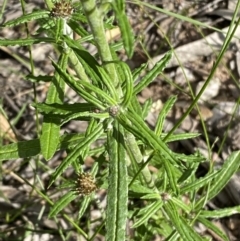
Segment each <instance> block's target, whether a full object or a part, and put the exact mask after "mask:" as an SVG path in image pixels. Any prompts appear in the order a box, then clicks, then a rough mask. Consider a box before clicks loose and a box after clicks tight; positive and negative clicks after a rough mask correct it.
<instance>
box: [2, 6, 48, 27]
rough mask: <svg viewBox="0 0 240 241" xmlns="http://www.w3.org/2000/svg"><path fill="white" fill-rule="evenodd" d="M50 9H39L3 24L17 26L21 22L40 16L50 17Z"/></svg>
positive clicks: (4, 25)
mask: <svg viewBox="0 0 240 241" xmlns="http://www.w3.org/2000/svg"><path fill="white" fill-rule="evenodd" d="M49 14H50V12H49V11H46V10H37V11H34V12H32V13H29V14H26V15H23V16H21V17H19V18H17V19H14V20H10V21H8V22H6V23H4V24H3V27H13V26H17V25H19V24H23V23H27V22H30V21H32V20H35V19H40V18H49Z"/></svg>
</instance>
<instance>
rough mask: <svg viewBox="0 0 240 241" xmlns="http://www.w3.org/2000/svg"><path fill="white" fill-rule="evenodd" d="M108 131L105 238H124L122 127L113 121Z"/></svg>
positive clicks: (118, 240) (125, 192) (117, 240)
mask: <svg viewBox="0 0 240 241" xmlns="http://www.w3.org/2000/svg"><path fill="white" fill-rule="evenodd" d="M113 126H114V127H113V129H112V130H110V131H109V132H108V150H109V179H108V197H107V216H106V230H107V234H106V240H107V241H122V240H125V230H126V221H127V213H128V209H127V201H128V182H127V180H128V178H127V164H126V157H125V149H124V137H123V128H122V127H121V126H120V125H119V124H118V123H116V122H115V123H114V125H113Z"/></svg>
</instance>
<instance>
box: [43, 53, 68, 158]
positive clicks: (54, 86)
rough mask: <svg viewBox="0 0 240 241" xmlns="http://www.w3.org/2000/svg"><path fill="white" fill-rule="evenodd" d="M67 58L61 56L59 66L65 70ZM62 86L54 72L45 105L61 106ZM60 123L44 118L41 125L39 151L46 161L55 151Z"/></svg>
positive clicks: (56, 119)
mask: <svg viewBox="0 0 240 241" xmlns="http://www.w3.org/2000/svg"><path fill="white" fill-rule="evenodd" d="M67 59H68V56H67V55H66V54H62V56H61V58H60V61H59V65H60V66H61V67H62V68H63V69H66V66H67ZM64 86H65V83H64V81H63V80H62V79H61V76H60V75H59V74H58V73H57V72H56V73H55V78H54V79H53V81H52V82H51V85H50V88H49V91H48V94H47V99H46V103H47V104H52V103H58V104H61V103H62V102H63V99H64ZM60 123H61V120H60V119H59V118H57V117H53V116H47V115H46V116H45V117H44V120H43V125H42V134H41V136H40V145H41V151H42V154H43V156H44V158H45V159H46V160H49V159H50V158H52V156H53V155H54V153H55V152H56V150H57V146H58V143H59V137H60Z"/></svg>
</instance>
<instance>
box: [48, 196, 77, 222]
mask: <svg viewBox="0 0 240 241" xmlns="http://www.w3.org/2000/svg"><path fill="white" fill-rule="evenodd" d="M76 197H77V195H76V194H74V192H67V193H66V194H65V195H63V196H62V197H61V198H60V199H59V200H58V201H57V202H56V203H54V205H53V207H52V209H51V211H50V213H49V214H48V217H49V218H52V217H55V216H56V215H57V214H58V213H59V212H61V211H62V210H63V209H64V208H65V207H66V206H67V205H68V204H69V203H70V202H71V201H73V200H74V199H76Z"/></svg>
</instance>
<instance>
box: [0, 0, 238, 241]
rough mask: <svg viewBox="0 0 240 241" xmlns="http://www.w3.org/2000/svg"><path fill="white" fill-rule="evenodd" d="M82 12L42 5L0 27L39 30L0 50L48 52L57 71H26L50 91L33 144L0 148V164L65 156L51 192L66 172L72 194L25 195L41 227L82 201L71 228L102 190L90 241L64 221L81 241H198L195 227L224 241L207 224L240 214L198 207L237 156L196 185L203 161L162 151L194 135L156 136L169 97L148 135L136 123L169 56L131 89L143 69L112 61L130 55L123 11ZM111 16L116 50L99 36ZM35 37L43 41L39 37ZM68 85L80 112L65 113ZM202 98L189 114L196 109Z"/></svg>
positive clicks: (93, 8)
mask: <svg viewBox="0 0 240 241" xmlns="http://www.w3.org/2000/svg"><path fill="white" fill-rule="evenodd" d="M80 2H81V5H80V7H79V8H78V9H76V10H75V11H73V8H74V7H73V5H72V4H71V2H66V1H64V0H63V1H59V2H57V3H52V2H49V1H46V5H47V6H48V7H49V9H48V10H37V11H34V12H32V13H30V14H24V15H23V16H22V17H19V18H18V19H15V20H12V21H9V22H6V23H5V24H4V25H3V27H11V26H16V25H19V24H23V23H27V22H29V21H32V20H38V22H39V25H40V27H39V29H38V30H37V32H36V34H35V35H33V34H32V35H31V36H30V35H28V37H27V38H26V39H18V40H9V39H1V40H0V45H2V46H10V45H19V46H31V45H32V44H37V43H52V44H53V45H54V46H55V48H56V51H57V52H58V53H59V58H58V60H57V61H56V62H55V61H52V65H53V66H54V68H55V74H54V76H53V77H52V76H35V75H34V68H32V74H31V75H28V76H27V78H28V79H29V80H31V81H33V82H35V83H37V82H40V81H50V82H51V84H50V87H49V91H48V94H47V98H46V101H45V103H34V104H33V106H34V107H35V108H36V110H37V111H38V112H40V113H41V114H42V115H43V117H44V119H43V123H42V126H41V131H40V133H39V134H40V136H39V138H37V139H34V140H30V141H24V142H18V143H15V144H9V145H6V146H2V147H0V160H7V159H14V158H19V157H21V158H28V157H32V156H36V155H42V156H43V157H44V158H45V159H46V160H50V159H51V158H52V157H53V155H54V154H55V153H56V151H58V150H67V157H66V158H65V159H64V160H63V161H62V162H61V164H60V165H59V166H58V167H57V169H56V170H55V171H54V172H53V174H52V177H51V180H50V183H49V186H51V185H52V184H53V183H54V182H55V181H56V180H57V179H58V178H60V177H61V175H62V174H63V173H64V172H65V171H66V169H67V168H68V167H69V166H72V167H73V168H74V170H75V172H76V173H77V174H78V175H79V178H78V179H77V180H76V181H74V180H72V182H70V183H68V184H69V185H68V187H70V188H71V191H70V192H68V193H67V194H66V195H64V196H63V197H62V198H61V199H60V200H58V201H55V203H54V202H53V201H52V200H51V199H50V198H49V197H48V196H47V195H45V194H44V193H43V192H42V191H41V190H39V189H37V188H35V187H34V186H32V188H33V189H35V191H36V192H37V193H38V194H39V195H40V196H41V197H42V198H43V199H45V200H46V201H47V202H48V203H49V204H50V205H52V209H51V211H50V213H49V217H56V216H57V215H58V214H59V213H61V212H63V210H64V208H65V207H66V206H67V205H68V204H69V203H70V202H71V201H73V200H75V199H77V198H78V195H79V194H80V195H81V198H82V202H81V207H80V208H79V213H78V219H80V218H81V217H82V216H83V215H84V213H85V211H86V209H87V208H88V206H89V204H90V201H91V200H92V198H93V195H92V193H94V191H95V190H96V189H97V186H99V188H101V187H102V188H106V189H107V209H106V213H105V214H104V215H105V216H106V218H105V217H104V216H103V220H102V223H101V225H99V228H98V229H97V231H96V232H95V233H94V235H92V236H89V235H88V234H87V233H86V232H85V231H84V230H83V229H82V228H81V227H80V226H79V225H78V223H77V220H76V221H73V220H71V219H70V217H69V216H68V215H66V214H65V213H64V212H63V213H64V214H63V215H64V217H65V218H66V219H67V220H68V221H69V223H71V224H72V226H73V227H74V228H76V230H77V231H78V233H79V234H81V235H83V236H84V237H85V238H86V239H87V240H93V239H94V236H95V235H96V234H97V232H102V233H104V236H105V237H106V240H108V241H114V240H115V241H117V240H118V241H122V240H126V223H127V219H128V218H129V219H131V220H132V221H133V223H134V224H133V226H132V228H134V229H135V230H136V234H135V236H134V237H133V239H134V240H150V239H151V237H152V235H153V234H154V233H158V234H161V235H162V236H163V237H165V238H166V240H179V239H182V240H196V241H197V240H205V238H203V237H201V236H200V235H199V234H198V233H197V232H196V231H194V228H193V226H194V224H195V223H196V222H200V223H203V224H204V225H205V226H207V227H208V228H209V229H211V230H213V231H214V232H215V233H217V234H218V235H219V236H220V237H221V238H222V239H223V240H228V238H227V236H226V235H225V234H224V233H223V232H222V231H221V230H220V229H218V228H217V227H215V226H214V225H213V224H212V223H211V222H210V221H209V220H208V218H209V217H218V216H219V217H220V216H227V215H229V213H230V211H231V210H232V211H233V210H237V212H239V207H237V208H236V209H235V208H232V209H231V210H230V209H229V210H227V211H225V212H224V210H221V211H218V212H212V213H211V212H206V211H204V206H205V204H206V202H207V201H208V200H210V199H212V198H213V197H214V196H216V195H217V194H218V193H219V192H220V190H221V189H222V188H223V187H224V186H225V185H226V184H227V182H228V181H229V179H230V178H231V176H232V175H233V174H234V173H235V172H236V170H237V169H238V168H239V164H240V163H239V160H240V152H235V153H232V155H231V156H230V157H229V158H228V159H227V160H226V161H225V163H224V165H223V166H222V168H221V169H220V170H218V171H213V170H210V171H209V173H208V174H207V175H206V176H205V177H203V178H197V177H196V176H195V175H194V174H195V172H196V169H197V168H198V166H199V164H200V163H201V162H204V161H206V159H205V158H204V157H203V156H201V155H200V154H199V153H195V154H192V155H184V154H182V153H175V152H173V151H171V150H170V148H169V147H168V143H169V142H173V141H178V140H183V139H189V138H194V137H197V136H198V135H199V134H198V133H183V134H174V132H173V131H174V130H175V129H176V128H177V126H178V125H176V126H175V127H174V129H173V130H172V131H171V132H170V133H168V134H166V133H164V132H163V123H164V121H165V118H166V116H167V114H168V112H169V111H170V110H171V108H172V106H173V105H174V103H175V101H176V97H175V96H172V97H170V98H169V100H168V101H167V102H166V103H165V105H164V107H163V109H162V111H161V112H160V114H159V116H158V120H157V124H156V126H155V129H154V130H151V129H150V128H149V127H148V126H147V125H146V124H145V121H144V119H145V118H146V116H147V114H148V110H149V106H148V105H149V102H146V105H144V106H141V105H140V104H139V102H138V100H137V94H138V93H140V92H141V91H142V90H143V89H144V88H145V87H146V86H147V85H148V84H149V83H151V82H152V81H153V80H154V79H155V78H156V77H157V76H158V75H159V74H161V73H162V71H163V69H164V67H165V66H166V65H167V63H168V61H169V60H170V58H171V55H172V51H170V52H169V53H168V54H166V56H165V57H164V58H163V59H162V60H161V61H160V62H159V63H157V64H156V65H155V66H154V67H153V68H152V69H151V70H150V71H149V72H148V73H147V74H145V75H144V77H142V78H141V80H140V81H139V82H137V79H138V77H139V76H140V74H141V73H142V71H143V70H144V69H145V68H146V65H144V66H141V67H140V68H138V69H135V70H133V71H131V70H130V69H129V67H128V66H127V65H126V64H125V63H123V62H122V61H120V60H119V59H118V57H117V51H118V50H119V49H122V48H124V50H125V53H126V55H127V56H128V57H131V56H132V54H133V46H134V38H133V33H132V31H131V28H130V25H129V23H128V19H127V17H126V14H125V1H124V0H116V1H102V2H101V3H99V4H97V3H96V1H94V0H82V1H80ZM110 10H111V11H112V12H113V14H114V16H115V18H116V21H117V24H118V26H119V28H120V30H121V36H122V40H121V41H120V42H118V43H114V44H109V43H108V42H107V40H106V37H105V29H111V28H112V27H113V26H114V23H113V19H108V18H106V14H107V13H108V12H109V11H110ZM83 23H87V24H88V25H89V27H90V31H87V30H86V29H85V28H84V27H83V26H82V24H83ZM73 32H75V33H77V34H79V35H80V36H81V39H80V40H74V39H73V38H72V37H71V35H72V33H73ZM40 33H44V34H45V35H46V36H47V37H39V34H40ZM85 42H90V43H92V44H93V45H95V46H96V48H97V50H98V53H97V55H96V56H92V55H91V54H90V53H89V52H88V51H87V50H86V49H85V48H84V47H83V45H82V44H83V43H85ZM223 52H224V49H223ZM220 59H221V55H220V57H219V61H220ZM68 66H71V68H73V69H74V70H75V73H76V75H75V76H73V75H71V74H70V73H69V72H68V71H67V67H68ZM213 72H214V71H213ZM213 72H212V73H213ZM66 84H67V85H68V86H69V87H70V88H72V89H73V90H74V91H75V92H76V93H77V94H78V95H80V96H81V97H82V98H83V99H84V100H85V101H86V102H85V103H74V104H69V103H65V102H64V88H65V85H66ZM201 93H202V92H200V93H199V96H197V97H196V98H195V100H194V102H193V104H192V105H191V107H190V108H189V109H188V111H187V113H189V112H190V111H191V109H192V108H193V106H194V105H195V104H196V103H197V100H198V99H199V97H200V95H201ZM71 120H79V121H81V120H85V121H88V128H87V130H86V132H85V133H75V134H64V135H60V130H61V126H62V125H63V124H65V123H67V122H69V121H71ZM99 139H103V140H105V143H104V144H103V145H102V146H101V147H100V148H96V147H94V148H92V144H93V143H95V142H96V141H97V140H99ZM88 156H92V157H93V159H94V160H95V163H94V164H93V166H92V169H91V172H90V173H91V174H84V171H83V169H82V165H83V164H84V160H85V159H86V157H88ZM149 165H152V166H154V167H155V168H157V170H158V171H157V173H152V172H150V170H149V168H148V167H149ZM94 178H96V179H97V180H99V179H100V185H99V184H98V183H95V181H94ZM65 184H66V183H65ZM29 185H31V184H29ZM199 190H201V194H200V192H199ZM184 197H187V198H188V201H189V204H188V205H187V204H186V203H184V201H183V198H184ZM131 198H140V199H141V200H146V206H145V207H144V208H142V209H140V208H138V209H137V208H132V209H130V208H129V209H128V206H129V203H128V201H129V200H130V199H131ZM223 213H224V214H225V215H223ZM103 228H105V230H106V232H105V231H103ZM101 229H102V231H101Z"/></svg>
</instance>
